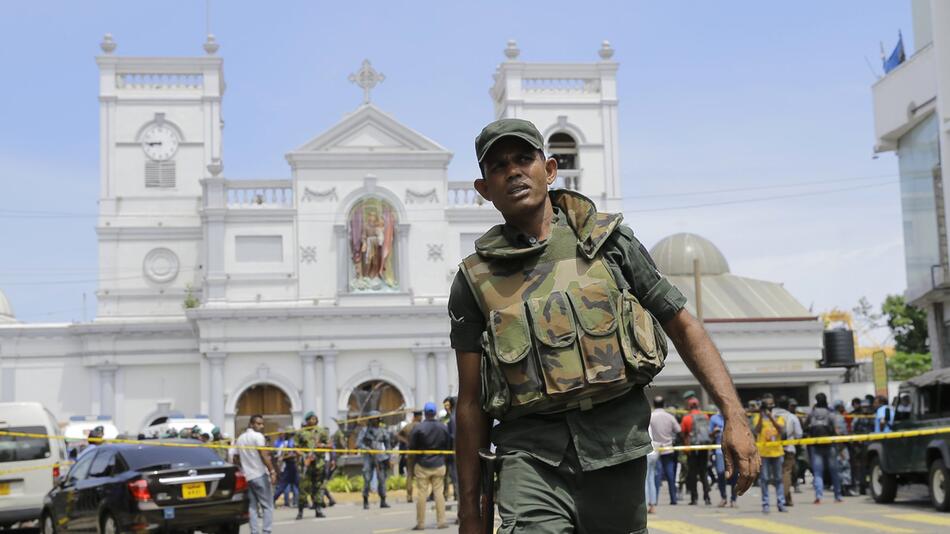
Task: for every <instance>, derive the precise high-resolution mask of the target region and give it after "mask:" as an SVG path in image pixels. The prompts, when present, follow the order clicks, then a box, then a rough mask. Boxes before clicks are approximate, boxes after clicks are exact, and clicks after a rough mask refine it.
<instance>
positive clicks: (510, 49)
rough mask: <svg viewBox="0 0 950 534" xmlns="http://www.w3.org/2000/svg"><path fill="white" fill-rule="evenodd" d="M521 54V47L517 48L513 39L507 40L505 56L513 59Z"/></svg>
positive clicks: (516, 43) (510, 59)
mask: <svg viewBox="0 0 950 534" xmlns="http://www.w3.org/2000/svg"><path fill="white" fill-rule="evenodd" d="M519 55H521V49H520V48H518V42H517V41H515V40H514V39H509V40H508V46H506V47H505V57H507V58H508V60H509V61H514V60H516V59H518V56H519Z"/></svg>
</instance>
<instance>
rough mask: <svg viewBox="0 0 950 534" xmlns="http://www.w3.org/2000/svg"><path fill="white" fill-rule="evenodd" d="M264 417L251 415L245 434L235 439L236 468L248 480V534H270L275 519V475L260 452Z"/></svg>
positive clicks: (266, 456) (275, 472) (262, 442)
mask: <svg viewBox="0 0 950 534" xmlns="http://www.w3.org/2000/svg"><path fill="white" fill-rule="evenodd" d="M263 430H264V417H263V416H261V415H257V414H255V415H252V416H251V420H250V422H249V423H248V426H247V430H245V431H244V433H243V434H241V436H240V437H238V439H237V443H236V444H235V445H236V448H237V460H238V462H237V463H238V466H239V467H240V468H241V471H243V472H244V477H245V478H246V479H247V489H248V499H249V503H248V504H249V510H248V514H249V516H250V517H249V518H248V520H249V521H248V522H249V523H250V527H251V534H270V532H271V525H272V523H273V517H274V488H273V484H274V482H276V480H277V471H276V470H274V466H273V464H271V461H270V455H268V454H267V453H266V452H265V451H263V450H261V449H254V448H252V447H263V446H264V445H265V443H266V441H265V440H264V434H262V433H261V432H262V431H263ZM258 507H260V510H261V516H262V519H263V527H261V526H260V525H259V523H258V521H259V517H258Z"/></svg>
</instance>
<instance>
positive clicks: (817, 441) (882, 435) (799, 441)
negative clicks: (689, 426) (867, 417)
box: [656, 426, 950, 452]
mask: <svg viewBox="0 0 950 534" xmlns="http://www.w3.org/2000/svg"><path fill="white" fill-rule="evenodd" d="M935 434H950V426H942V427H937V428H922V429H919V430H902V431H899V432H878V433H876V434H849V435H846V436H825V437H821V438H796V439H780V440H776V441H770V442H768V444H769V445H781V446H783V447H784V446H786V445H831V444H834V443H850V442H862V441H880V440H885V439H900V438H913V437H917V436H932V435H935ZM719 448H721V447H720V446H719V445H716V444H712V445H680V446H676V447H657V448H656V450H657V452H669V451H711V450H716V449H719Z"/></svg>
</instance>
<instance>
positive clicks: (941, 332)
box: [872, 0, 950, 368]
mask: <svg viewBox="0 0 950 534" xmlns="http://www.w3.org/2000/svg"><path fill="white" fill-rule="evenodd" d="M911 9H912V12H913V37H914V41H915V42H914V50H913V53H912V54H910V55H908V56H907V58H906V60H905V61H903V62H902V63H900V64H899V65H897V66H896V67H894V66H892V65H889V69H888V72H887V73H886V74H885V76H884V77H883V78H881V79H880V80H878V81H877V82H876V83H875V84H874V86H873V87H872V92H873V97H874V136H875V145H874V151H875V152H890V151H894V152H896V153H897V157H898V162H899V163H898V166H899V170H900V184H901V185H900V189H901V211H902V219H903V224H904V261H905V264H906V270H907V289H906V291H905V292H904V296H905V298H906V300H907V302H909V303H910V304H913V305H915V306H917V307H919V308H921V309H924V310H926V311H927V326H928V331H929V333H930V350H931V353H932V354H933V365H934V368H938V367H950V253H948V246H947V224H946V211H947V210H946V208H947V206H948V204H950V198H948V195H950V187H948V186H950V171H948V169H947V167H943V165H942V164H941V154H944V155H946V154H950V2H946V1H945V0H911Z"/></svg>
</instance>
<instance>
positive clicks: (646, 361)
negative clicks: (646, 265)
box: [623, 291, 666, 384]
mask: <svg viewBox="0 0 950 534" xmlns="http://www.w3.org/2000/svg"><path fill="white" fill-rule="evenodd" d="M623 322H624V325H625V327H626V330H627V335H628V339H629V340H630V347H629V350H627V351H626V357H627V363H628V364H629V365H630V367H631V368H632V369H633V370H634V371H635V373H636V375H637V382H640V383H644V384H647V383H649V382H650V381H651V380H653V377H654V376H656V375H657V373H659V372H660V370H661V369H663V361H664V360H665V359H666V340H665V339H663V340H662V345H661V341H660V340H658V338H657V329H658V328H657V327H658V325H657V324H656V320H655V319H654V318H653V314H651V313H650V312H648V311H647V310H646V309H645V308H644V307H643V306H641V305H640V301H638V300H637V298H636V297H635V296H633V295H632V294H631V293H629V292H627V291H624V293H623ZM659 334H660V335H662V332H659Z"/></svg>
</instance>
